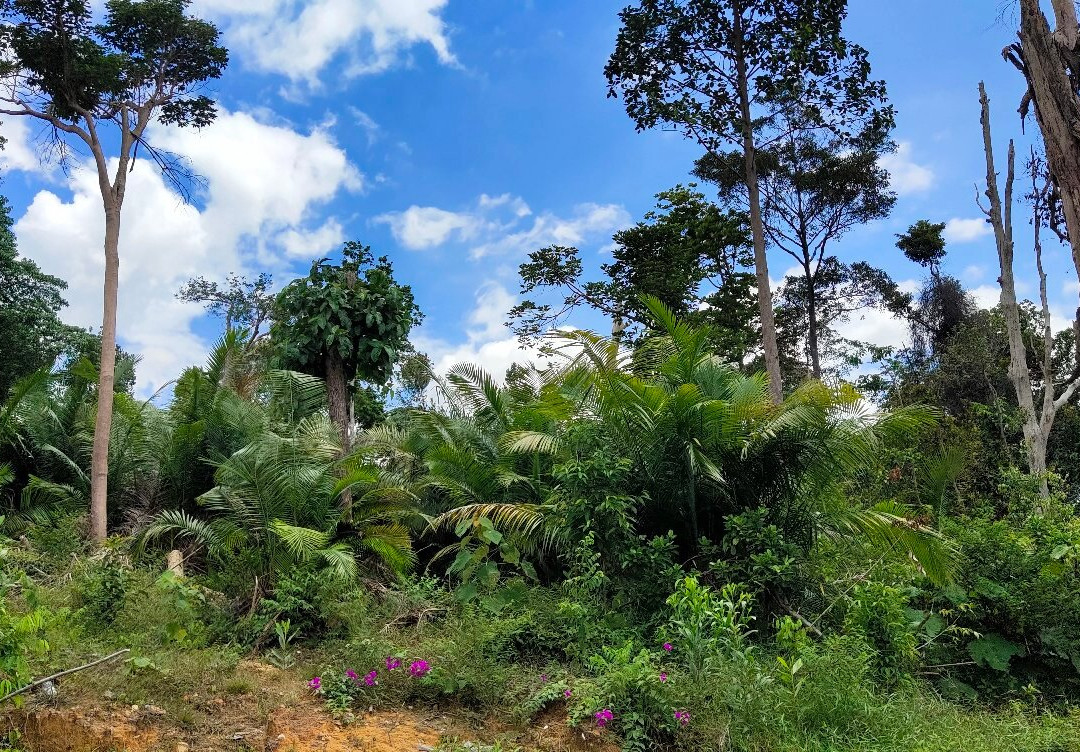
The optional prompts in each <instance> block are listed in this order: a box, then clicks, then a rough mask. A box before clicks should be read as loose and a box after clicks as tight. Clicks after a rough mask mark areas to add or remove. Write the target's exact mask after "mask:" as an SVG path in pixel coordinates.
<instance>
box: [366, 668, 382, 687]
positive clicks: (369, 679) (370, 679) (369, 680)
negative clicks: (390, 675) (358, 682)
mask: <svg viewBox="0 0 1080 752" xmlns="http://www.w3.org/2000/svg"><path fill="white" fill-rule="evenodd" d="M378 675H379V672H378V671H369V672H368V673H367V674H365V675H364V684H366V685H368V686H369V687H374V686H375V685H376V684H378V683H379V680H378V679H377V678H375V677H377V676H378Z"/></svg>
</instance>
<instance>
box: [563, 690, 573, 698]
mask: <svg viewBox="0 0 1080 752" xmlns="http://www.w3.org/2000/svg"><path fill="white" fill-rule="evenodd" d="M572 694H573V692H571V691H570V690H569V689H565V690H563V693H562V696H563V697H569V696H570V695H572Z"/></svg>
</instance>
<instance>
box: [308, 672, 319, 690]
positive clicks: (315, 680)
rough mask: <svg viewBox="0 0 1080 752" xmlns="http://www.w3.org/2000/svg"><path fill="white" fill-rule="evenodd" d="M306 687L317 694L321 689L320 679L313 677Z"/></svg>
mask: <svg viewBox="0 0 1080 752" xmlns="http://www.w3.org/2000/svg"><path fill="white" fill-rule="evenodd" d="M307 685H308V688H309V689H313V690H314V691H316V692H318V691H319V689H320V688H321V687H322V679H321V678H320V677H318V676H316V677H313V678H312V679H311V681H309V682H308V683H307Z"/></svg>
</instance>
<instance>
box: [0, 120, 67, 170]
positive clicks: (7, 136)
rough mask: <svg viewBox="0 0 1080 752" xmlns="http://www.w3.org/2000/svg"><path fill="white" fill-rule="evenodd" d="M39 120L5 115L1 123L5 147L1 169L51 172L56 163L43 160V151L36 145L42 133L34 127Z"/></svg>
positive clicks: (0, 154) (1, 134)
mask: <svg viewBox="0 0 1080 752" xmlns="http://www.w3.org/2000/svg"><path fill="white" fill-rule="evenodd" d="M35 127H38V128H39V130H40V126H38V121H32V120H31V119H30V118H28V117H14V116H8V117H5V118H4V120H3V122H2V123H0V138H3V139H4V148H3V149H2V150H0V169H2V170H4V171H5V172H9V171H13V170H22V171H24V172H41V173H42V174H46V175H47V174H51V173H52V172H53V170H54V169H55V167H56V165H55V164H54V163H53V162H51V161H48V160H45V161H42V158H41V157H42V154H41V151H40V150H39V149H38V148H37V147H36V146H35V142H36V141H38V140H40V138H41V134H40V133H38V134H35V133H34V132H33V129H34V128H35Z"/></svg>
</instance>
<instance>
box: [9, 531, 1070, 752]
mask: <svg viewBox="0 0 1080 752" xmlns="http://www.w3.org/2000/svg"><path fill="white" fill-rule="evenodd" d="M77 525H78V521H77V520H76V519H73V518H72V519H66V520H63V521H60V522H59V523H58V528H57V529H56V530H44V529H42V530H34V531H32V532H31V533H30V534H29V536H28V537H27V539H26V540H25V541H23V542H22V543H16V542H12V543H9V546H8V548H7V551H6V554H5V576H6V577H7V578H8V581H12V578H14V577H15V576H16V573H17V572H30V573H32V574H33V577H27V578H20V581H21V583H22V584H21V585H20V586H19V587H18V589H17V593H14V594H12V595H11V598H10V601H9V608H11V609H12V611H13V613H14V612H24V611H26V610H27V609H30V608H31V607H36V608H38V609H39V612H40V613H41V614H42V615H43V617H42V622H41V624H40V629H39V630H35V631H34V635H35V636H36V637H38V638H41V639H43V640H44V641H45V642H46V643H47V648H43V649H42V650H40V651H39V652H35V653H34V654H32V655H30V656H29V660H30V667H31V670H32V672H33V673H35V674H36V675H40V674H43V673H45V672H46V671H47V669H48V668H52V667H56V666H67V665H77V664H78V663H80V662H82V661H83V659H87V658H89V657H92V656H97V655H103V654H106V653H108V652H111V651H113V650H114V649H119V648H122V647H127V648H131V651H132V652H131V654H130V656H129V657H128V658H127V660H126V662H124V663H122V664H120V665H116V666H113V667H105V668H102V669H98V670H95V671H94V672H93V673H90V672H88V673H86V674H82V675H79V674H76V675H74V676H73V677H71V678H70V679H69V680H68V682H66V683H65V684H64V685H63V689H62V691H63V693H64V695H65V696H70V697H83V698H91V699H93V698H98V699H100V698H101V697H102V696H104V697H108V698H110V699H115V700H116V701H117V702H120V703H124V704H127V703H133V704H146V703H152V704H155V705H159V706H161V707H163V708H164V709H166V710H167V711H168V713H169V715H170V717H171V718H172V719H173V720H174V721H175V722H176V723H179V724H180V725H181V726H185V727H188V728H191V729H198V728H199V727H200V726H201V725H202V724H205V723H209V722H211V721H210V719H208V718H207V717H205V716H204V714H203V713H202V712H201V711H200V710H199V707H200V704H199V702H198V701H197V699H196V698H199V697H200V695H201V698H202V699H203V701H205V700H206V699H208V698H212V697H214V696H227V695H229V694H233V693H244V692H248V691H250V690H251V688H252V685H253V683H255V682H257V681H259V678H258V677H254V676H252V675H251V674H250V672H249V668H248V667H249V666H250V663H249V662H247V661H246V659H248V658H250V657H251V656H252V655H253V654H254V655H255V656H258V657H259V659H260V660H262V661H266V662H268V663H271V664H275V665H277V666H279V667H282V668H284V669H286V672H285V673H284V674H278V675H276V676H277V677H278V679H279V680H283V681H289V682H291V683H292V684H294V685H295V688H296V690H297V691H298V692H301V691H302V692H304V693H307V692H314V693H315V694H318V695H319V696H321V698H322V699H323V700H324V701H325V703H326V706H327V708H328V709H329V710H330V711H331V712H332V713H334V714H335V715H337V716H338V717H339V718H341V719H343V720H344V721H346V722H348V721H349V720H351V719H352V718H353V717H355V715H357V714H363V713H364V712H366V711H367V709H368V708H369V707H382V708H387V707H399V706H403V705H406V704H408V705H410V706H411V705H418V704H419V705H427V706H435V707H444V708H450V709H455V710H457V711H460V712H466V713H474V714H477V715H478V716H490V715H496V716H499V717H500V718H501V719H502V720H504V721H505V722H506V723H507V724H508V725H509V726H510V727H521V726H524V725H527V724H528V723H529V722H530V721H531V720H532V719H534V718H536V717H537V716H538V715H540V714H541V713H542V712H543V711H544V710H545V709H553V708H554V709H555V710H557V711H558V712H560V713H562V712H565V713H566V715H567V717H568V719H569V722H570V723H571V724H574V725H578V726H580V727H581V728H583V729H586V730H588V731H589V732H595V730H596V729H597V726H598V723H599V725H600V726H601V727H602V731H601V733H603V734H607V735H612V736H613V737H615V738H618V739H619V740H620V744H621V745H622V748H624V749H628V750H637V749H655V748H657V747H663V748H670V749H686V750H693V749H716V748H719V749H731V750H747V751H750V750H755V751H756V750H792V751H794V750H822V751H825V750H912V751H913V752H915V751H921V750H926V751H927V752H929V750H987V751H989V750H995V751H996V750H1018V751H1020V750H1024V751H1026V750H1032V751H1033V752H1034V751H1036V750H1038V751H1039V752H1057V751H1058V750H1062V751H1063V750H1072V749H1077V748H1080V714H1078V713H1077V712H1075V711H1071V710H1070V709H1069V704H1068V702H1063V701H1061V698H1059V697H1048V696H1044V695H1043V693H1044V692H1045V693H1048V694H1050V695H1052V694H1054V693H1055V692H1056V691H1059V692H1061V693H1062V694H1065V691H1066V687H1055V686H1054V685H1053V683H1047V684H1044V685H1042V686H1043V690H1042V691H1039V690H1037V689H1036V688H1035V687H1036V686H1037V685H1036V684H1035V683H1029V684H1027V685H1024V686H1020V684H1021V682H1022V681H1023V680H1024V679H1027V678H1030V677H1029V676H1028V675H1027V674H1025V673H1021V674H1015V675H1014V674H1013V673H1003V672H998V671H995V670H994V669H993V668H992V667H990V668H987V669H985V670H982V671H981V672H980V674H979V676H977V677H975V678H973V679H972V677H970V676H968V677H966V678H969V679H971V680H972V682H971V685H972V686H973V687H979V686H981V685H982V684H983V683H985V684H987V685H990V684H993V685H995V686H996V687H999V688H1000V687H1001V686H1002V685H1003V682H1004V684H1005V685H1008V686H1011V687H1013V688H1014V689H1015V691H1011V692H1005V693H1004V694H1001V695H999V697H1002V698H1007V699H1002V700H1000V701H998V702H996V703H995V704H994V707H992V708H991V707H988V706H986V705H984V704H981V703H979V702H977V701H976V700H975V698H974V696H972V697H966V698H965V697H955V698H954V699H951V700H949V699H945V698H944V695H945V694H946V689H947V686H948V682H947V681H946V682H942V681H936V680H935V677H934V676H933V672H929V673H928V672H927V671H925V670H920V669H919V666H920V665H921V664H920V656H925V655H927V653H926V648H925V647H923V646H918V645H915V644H914V643H915V640H913V639H912V637H913V636H915V635H917V634H920V633H919V630H918V629H917V628H916V626H915V625H914V624H913V620H914V618H915V617H914V616H913V614H912V611H911V610H910V609H911V607H912V603H913V602H914V601H915V600H917V599H919V598H927V597H928V596H927V594H925V593H916V592H914V591H912V590H907V591H905V590H902V589H901V588H899V587H888V586H885V585H881V584H880V583H877V584H874V583H871V584H865V585H856V586H855V587H854V589H853V590H852V592H851V594H850V596H849V597H848V599H847V600H846V601H845V602H843V603H840V604H838V605H836V606H835V607H834V608H833V609H832V611H831V612H830V614H828V615H827V616H826V617H825V618H824V619H823V620H822V621H821V622H820V626H821V628H822V630H823V631H824V632H825V633H827V636H825V637H817V636H815V635H814V634H812V633H810V632H809V631H808V629H807V628H806V627H805V626H804V625H802V624H800V623H799V622H797V621H796V620H794V619H792V618H784V617H781V618H779V619H776V620H773V621H766V620H765V618H764V613H763V611H762V609H761V608H760V605H759V604H757V603H755V601H754V598H753V597H751V596H750V595H749V594H748V593H747V592H746V590H745V588H742V587H738V586H726V587H725V586H721V585H719V584H708V583H709V582H710V581H711V579H710V578H709V577H707V576H704V575H689V574H688V575H685V576H684V577H683V578H682V579H680V580H675V579H663V578H664V574H665V573H664V572H661V571H657V572H656V575H657V577H658V578H661V581H662V582H668V583H670V586H669V587H668V589H669V590H670V591H671V594H670V596H669V598H668V599H667V603H666V604H665V605H664V606H662V607H660V608H659V609H658V610H657V612H656V613H655V614H654V615H653V617H652V618H650V619H641V618H637V617H635V616H634V615H633V613H632V612H630V611H627V610H624V609H623V608H621V607H620V606H618V605H617V604H618V603H619V602H620V601H623V599H625V597H626V595H627V594H626V593H620V590H622V589H623V588H625V587H628V586H629V587H632V585H630V584H629V583H628V582H627V581H625V580H621V578H619V577H618V576H617V575H615V576H613V577H606V576H604V577H600V575H599V573H598V572H597V571H595V570H593V571H591V572H584V573H582V575H581V576H578V577H575V578H570V580H569V581H568V582H567V583H564V584H562V585H551V586H539V585H533V584H527V583H526V582H524V581H523V580H521V579H509V580H507V581H505V582H502V583H500V584H499V585H498V586H497V587H494V588H491V589H489V590H486V591H485V592H484V593H483V594H481V595H478V596H477V597H475V598H472V599H469V600H468V601H467V602H462V598H461V597H460V593H455V592H453V591H452V590H448V589H447V588H446V587H445V585H444V584H443V583H442V582H441V581H440V580H438V579H435V578H431V577H410V578H404V579H400V580H398V581H396V582H394V583H393V584H383V585H378V586H373V585H372V584H371V583H368V584H365V585H355V584H354V585H344V584H340V583H333V582H329V583H326V582H324V583H322V584H319V583H318V581H317V580H315V579H313V578H312V577H311V576H310V572H308V571H305V570H303V569H300V570H297V571H295V572H292V573H290V574H289V575H287V576H283V577H282V578H281V580H280V581H279V584H278V587H277V588H276V595H275V597H273V598H268V599H265V600H263V601H262V602H261V603H259V604H258V605H257V606H256V607H255V608H254V609H253V610H251V611H250V612H246V611H247V609H244V608H241V613H239V614H238V613H237V606H238V604H237V603H235V602H230V599H229V598H228V597H227V596H226V595H224V594H223V593H220V592H217V591H213V590H210V589H209V588H207V587H206V585H205V583H206V582H207V581H208V580H207V578H206V577H205V575H198V574H195V575H190V576H187V577H184V578H177V577H175V576H173V575H172V574H170V573H163V572H162V567H161V565H160V564H159V563H158V562H157V561H155V559H156V557H151V556H145V557H143V558H142V559H139V558H138V557H135V558H133V557H131V556H129V555H128V554H127V545H126V542H125V541H122V540H114V541H112V542H111V545H110V547H109V548H107V549H106V550H105V551H104V552H98V553H95V554H93V555H90V556H87V555H86V552H85V551H84V550H83V548H82V547H81V545H80V544H79V543H78V540H79V538H78V536H75V535H71V533H73V532H75V531H76V530H77ZM61 531H63V532H61ZM64 533H66V534H64ZM841 553H845V551H844V550H843V549H836V548H831V547H826V548H825V550H823V551H822V552H821V559H822V561H821V562H820V565H821V566H823V567H824V566H827V563H828V562H829V561H835V560H836V558H837V556H838V554H841ZM848 553H850V552H848ZM999 553H1000V555H1002V556H1004V557H1008V556H1011V555H1015V553H1016V550H1015V549H1014V548H1006V549H1004V550H1001V551H1000V552H999ZM662 566H663V568H664V569H670V567H671V562H670V561H667V562H662ZM1017 568H1018V569H1023V566H1018V567H1017ZM668 574H670V572H668ZM1009 574H1010V576H1015V575H1013V573H1009ZM983 576H985V573H977V572H976V573H972V577H976V578H979V577H983ZM984 583H985V581H984ZM1030 585H1031V586H1032V587H1037V583H1030ZM832 595H833V594H830V596H832ZM623 602H625V601H623ZM984 607H986V606H984ZM974 608H975V607H974V606H973V607H972V609H973V610H972V611H971V612H969V616H970V618H972V619H975V618H977V616H976V614H975V612H974ZM905 609H907V610H905ZM964 610H965V611H966V610H967V609H964ZM12 618H14V617H12V616H11V615H10V614H9V615H8V616H7V618H6V620H5V621H6V623H5V625H4V626H5V631H6V630H7V628H8V627H10V625H11V619H12ZM932 618H939V617H932ZM271 620H274V621H276V622H277V623H279V624H280V623H282V622H284V621H287V622H288V623H289V624H290V627H289V629H288V635H287V636H286V637H283V638H282V639H281V640H280V641H279V640H278V638H277V636H276V635H275V634H274V632H273V631H270V632H269V633H268V631H267V628H266V625H267V624H269V623H270V622H271ZM1015 628H1016V629H1018V630H1022V629H1023V625H1022V624H1017V625H1015ZM927 631H933V630H927V629H926V625H925V624H924V625H922V633H921V634H925V633H926V632H927ZM268 634H269V635H270V637H269V638H268V637H267V635H268ZM1013 636H1015V635H1013ZM922 663H925V661H922ZM281 677H287V678H285V679H282V678H281ZM314 677H318V681H315V679H314ZM1005 677H1009V679H1008V680H1005ZM312 682H314V683H315V684H317V685H318V686H317V689H311V688H310V685H311V683H312ZM605 711H606V712H605ZM606 718H610V720H606V721H605V719H606ZM505 736H506V738H507V739H509V740H510V741H505V740H504V741H503V745H504V746H503V747H502V748H503V749H513V748H514V746H513V742H512V739H513V734H512V733H510V734H506V735H505ZM484 741H488V742H493V741H496V740H492V739H488V740H484Z"/></svg>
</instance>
